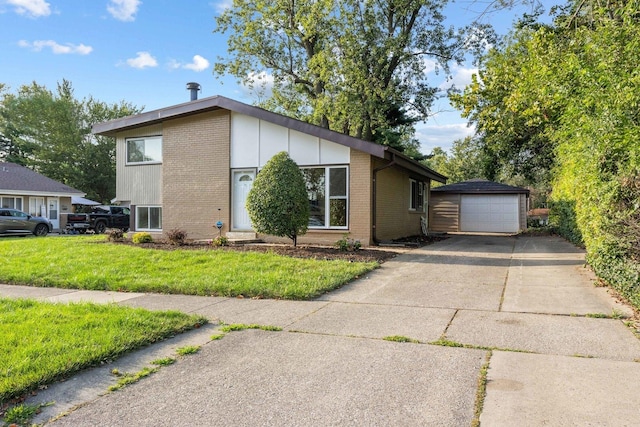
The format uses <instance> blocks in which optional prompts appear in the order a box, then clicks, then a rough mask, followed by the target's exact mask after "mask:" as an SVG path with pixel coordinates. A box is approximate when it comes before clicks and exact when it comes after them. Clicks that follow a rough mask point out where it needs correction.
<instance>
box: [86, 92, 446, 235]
mask: <svg viewBox="0 0 640 427" xmlns="http://www.w3.org/2000/svg"><path fill="white" fill-rule="evenodd" d="M188 87H189V88H191V89H192V96H191V98H192V101H191V102H187V103H184V104H179V105H174V106H171V107H167V108H162V109H159V110H155V111H149V112H145V113H141V114H138V115H134V116H129V117H124V118H120V119H116V120H112V121H109V122H104V123H98V124H95V125H94V126H93V132H94V133H95V134H97V135H103V136H111V137H114V138H116V147H117V148H116V158H117V175H116V176H117V178H116V200H117V201H118V203H120V204H122V205H126V206H129V207H130V208H131V224H130V229H131V230H133V231H148V232H151V233H158V234H162V233H163V232H164V233H166V232H168V231H171V230H174V229H180V230H183V231H185V232H186V233H187V235H188V238H190V239H211V238H215V237H217V236H218V233H219V231H218V228H216V226H215V225H216V223H219V222H222V229H221V233H222V235H226V237H228V238H229V239H246V240H249V239H262V240H264V241H269V242H276V241H286V239H280V238H275V237H273V236H264V235H256V233H255V232H254V231H253V229H252V227H251V221H250V219H249V216H248V214H247V209H246V206H245V205H246V198H247V194H248V193H249V190H250V189H251V186H252V185H253V182H254V180H255V178H256V175H257V174H258V173H259V172H260V168H261V167H263V166H264V165H265V164H266V162H267V161H268V160H269V159H270V158H271V157H272V156H274V155H275V154H277V153H279V152H281V151H286V152H287V153H289V155H290V156H291V158H292V159H293V160H294V161H295V162H296V163H297V164H298V166H299V167H300V168H301V170H302V172H303V175H304V176H305V178H306V180H307V189H308V194H309V206H310V208H311V216H310V219H309V230H308V232H307V234H305V235H303V236H300V238H299V243H300V244H312V243H315V244H329V245H331V244H334V243H335V242H336V241H337V240H340V239H341V238H342V237H343V235H344V234H345V233H349V238H351V239H355V240H359V241H360V242H361V243H362V244H363V245H365V246H367V245H373V244H376V243H378V242H380V241H389V240H392V239H396V238H402V237H406V236H412V235H418V234H420V233H421V231H422V229H423V228H424V227H422V226H423V225H424V221H425V218H426V217H427V206H428V202H429V200H428V199H429V192H430V187H431V185H430V183H431V180H436V181H438V182H443V183H444V182H445V181H446V178H445V177H444V176H443V175H441V174H439V173H437V172H435V171H433V170H431V169H429V168H427V167H425V166H423V165H422V164H420V163H418V162H416V161H414V160H412V159H410V158H409V157H407V156H405V155H403V154H402V153H400V152H398V151H396V150H394V149H391V148H389V147H385V146H382V145H378V144H374V143H371V142H367V141H364V140H361V139H357V138H354V137H351V136H347V135H345V134H342V133H339V132H333V131H331V130H328V129H325V128H321V127H318V126H314V125H311V124H308V123H305V122H302V121H299V120H295V119H292V118H290V117H286V116H283V115H280V114H276V113H273V112H269V111H266V110H264V109H261V108H258V107H254V106H250V105H247V104H243V103H241V102H237V101H234V100H232V99H229V98H225V97H222V96H213V97H208V98H202V99H197V96H194V92H196V90H197V89H195V90H194V89H193V88H194V87H195V88H199V86H198V85H195V86H194V85H191V84H190V86H188ZM421 221H422V222H421Z"/></svg>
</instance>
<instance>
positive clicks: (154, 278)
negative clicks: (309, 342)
mask: <svg viewBox="0 0 640 427" xmlns="http://www.w3.org/2000/svg"><path fill="white" fill-rule="evenodd" d="M377 266H378V264H377V263H375V262H368V263H358V262H348V261H342V260H335V261H328V260H314V259H300V258H291V257H285V256H280V255H276V254H271V253H257V252H235V251H226V250H224V251H223V250H186V249H176V250H172V251H164V250H155V249H148V248H140V247H135V246H127V245H118V244H112V243H107V242H106V240H105V238H104V236H70V237H52V236H50V237H45V238H40V239H35V238H34V239H31V238H3V239H0V283H11V284H26V285H34V286H49V287H59V288H75V289H95V290H111V291H126V292H158V293H175V294H187V295H218V296H240V295H242V296H245V297H258V298H282V299H310V298H314V297H317V296H319V295H322V294H323V293H325V292H327V291H330V290H332V289H335V288H338V287H340V286H342V285H343V284H345V283H347V282H349V281H350V280H352V279H353V278H354V277H357V276H359V275H361V274H363V273H365V272H367V271H370V270H372V269H374V268H376V267H377Z"/></svg>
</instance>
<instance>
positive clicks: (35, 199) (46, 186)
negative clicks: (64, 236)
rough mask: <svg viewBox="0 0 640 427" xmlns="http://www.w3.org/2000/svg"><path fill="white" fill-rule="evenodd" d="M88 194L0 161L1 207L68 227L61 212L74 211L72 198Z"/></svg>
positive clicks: (55, 227) (61, 226) (58, 226)
mask: <svg viewBox="0 0 640 427" xmlns="http://www.w3.org/2000/svg"><path fill="white" fill-rule="evenodd" d="M84 195H85V193H83V192H82V191H80V190H76V189H75V188H71V187H69V186H68V185H65V184H63V183H61V182H58V181H55V180H53V179H51V178H47V177H46V176H44V175H41V174H39V173H37V172H34V171H32V170H31V169H27V168H25V167H23V166H20V165H16V164H14V163H1V162H0V207H3V208H12V209H18V210H21V211H24V212H27V213H28V214H30V215H33V216H41V217H44V218H47V219H49V220H50V221H51V225H52V226H53V229H54V231H58V230H60V229H61V228H64V224H61V213H69V212H71V211H72V204H71V198H72V197H76V196H78V197H82V196H84Z"/></svg>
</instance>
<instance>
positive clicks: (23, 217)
mask: <svg viewBox="0 0 640 427" xmlns="http://www.w3.org/2000/svg"><path fill="white" fill-rule="evenodd" d="M52 230H53V227H52V226H51V222H49V220H48V219H46V218H42V217H39V216H32V215H29V214H28V213H25V212H22V211H19V210H16V209H6V208H0V235H5V236H19V235H25V234H32V233H33V234H35V235H36V236H46V235H47V234H48V233H51V231H52Z"/></svg>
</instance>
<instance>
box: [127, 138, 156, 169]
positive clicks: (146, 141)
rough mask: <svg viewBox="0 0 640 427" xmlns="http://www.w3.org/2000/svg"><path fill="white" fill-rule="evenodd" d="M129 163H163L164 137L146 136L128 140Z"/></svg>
mask: <svg viewBox="0 0 640 427" xmlns="http://www.w3.org/2000/svg"><path fill="white" fill-rule="evenodd" d="M126 147H127V164H128V165H138V164H145V163H162V137H161V136H146V137H144V138H129V139H127V140H126Z"/></svg>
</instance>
